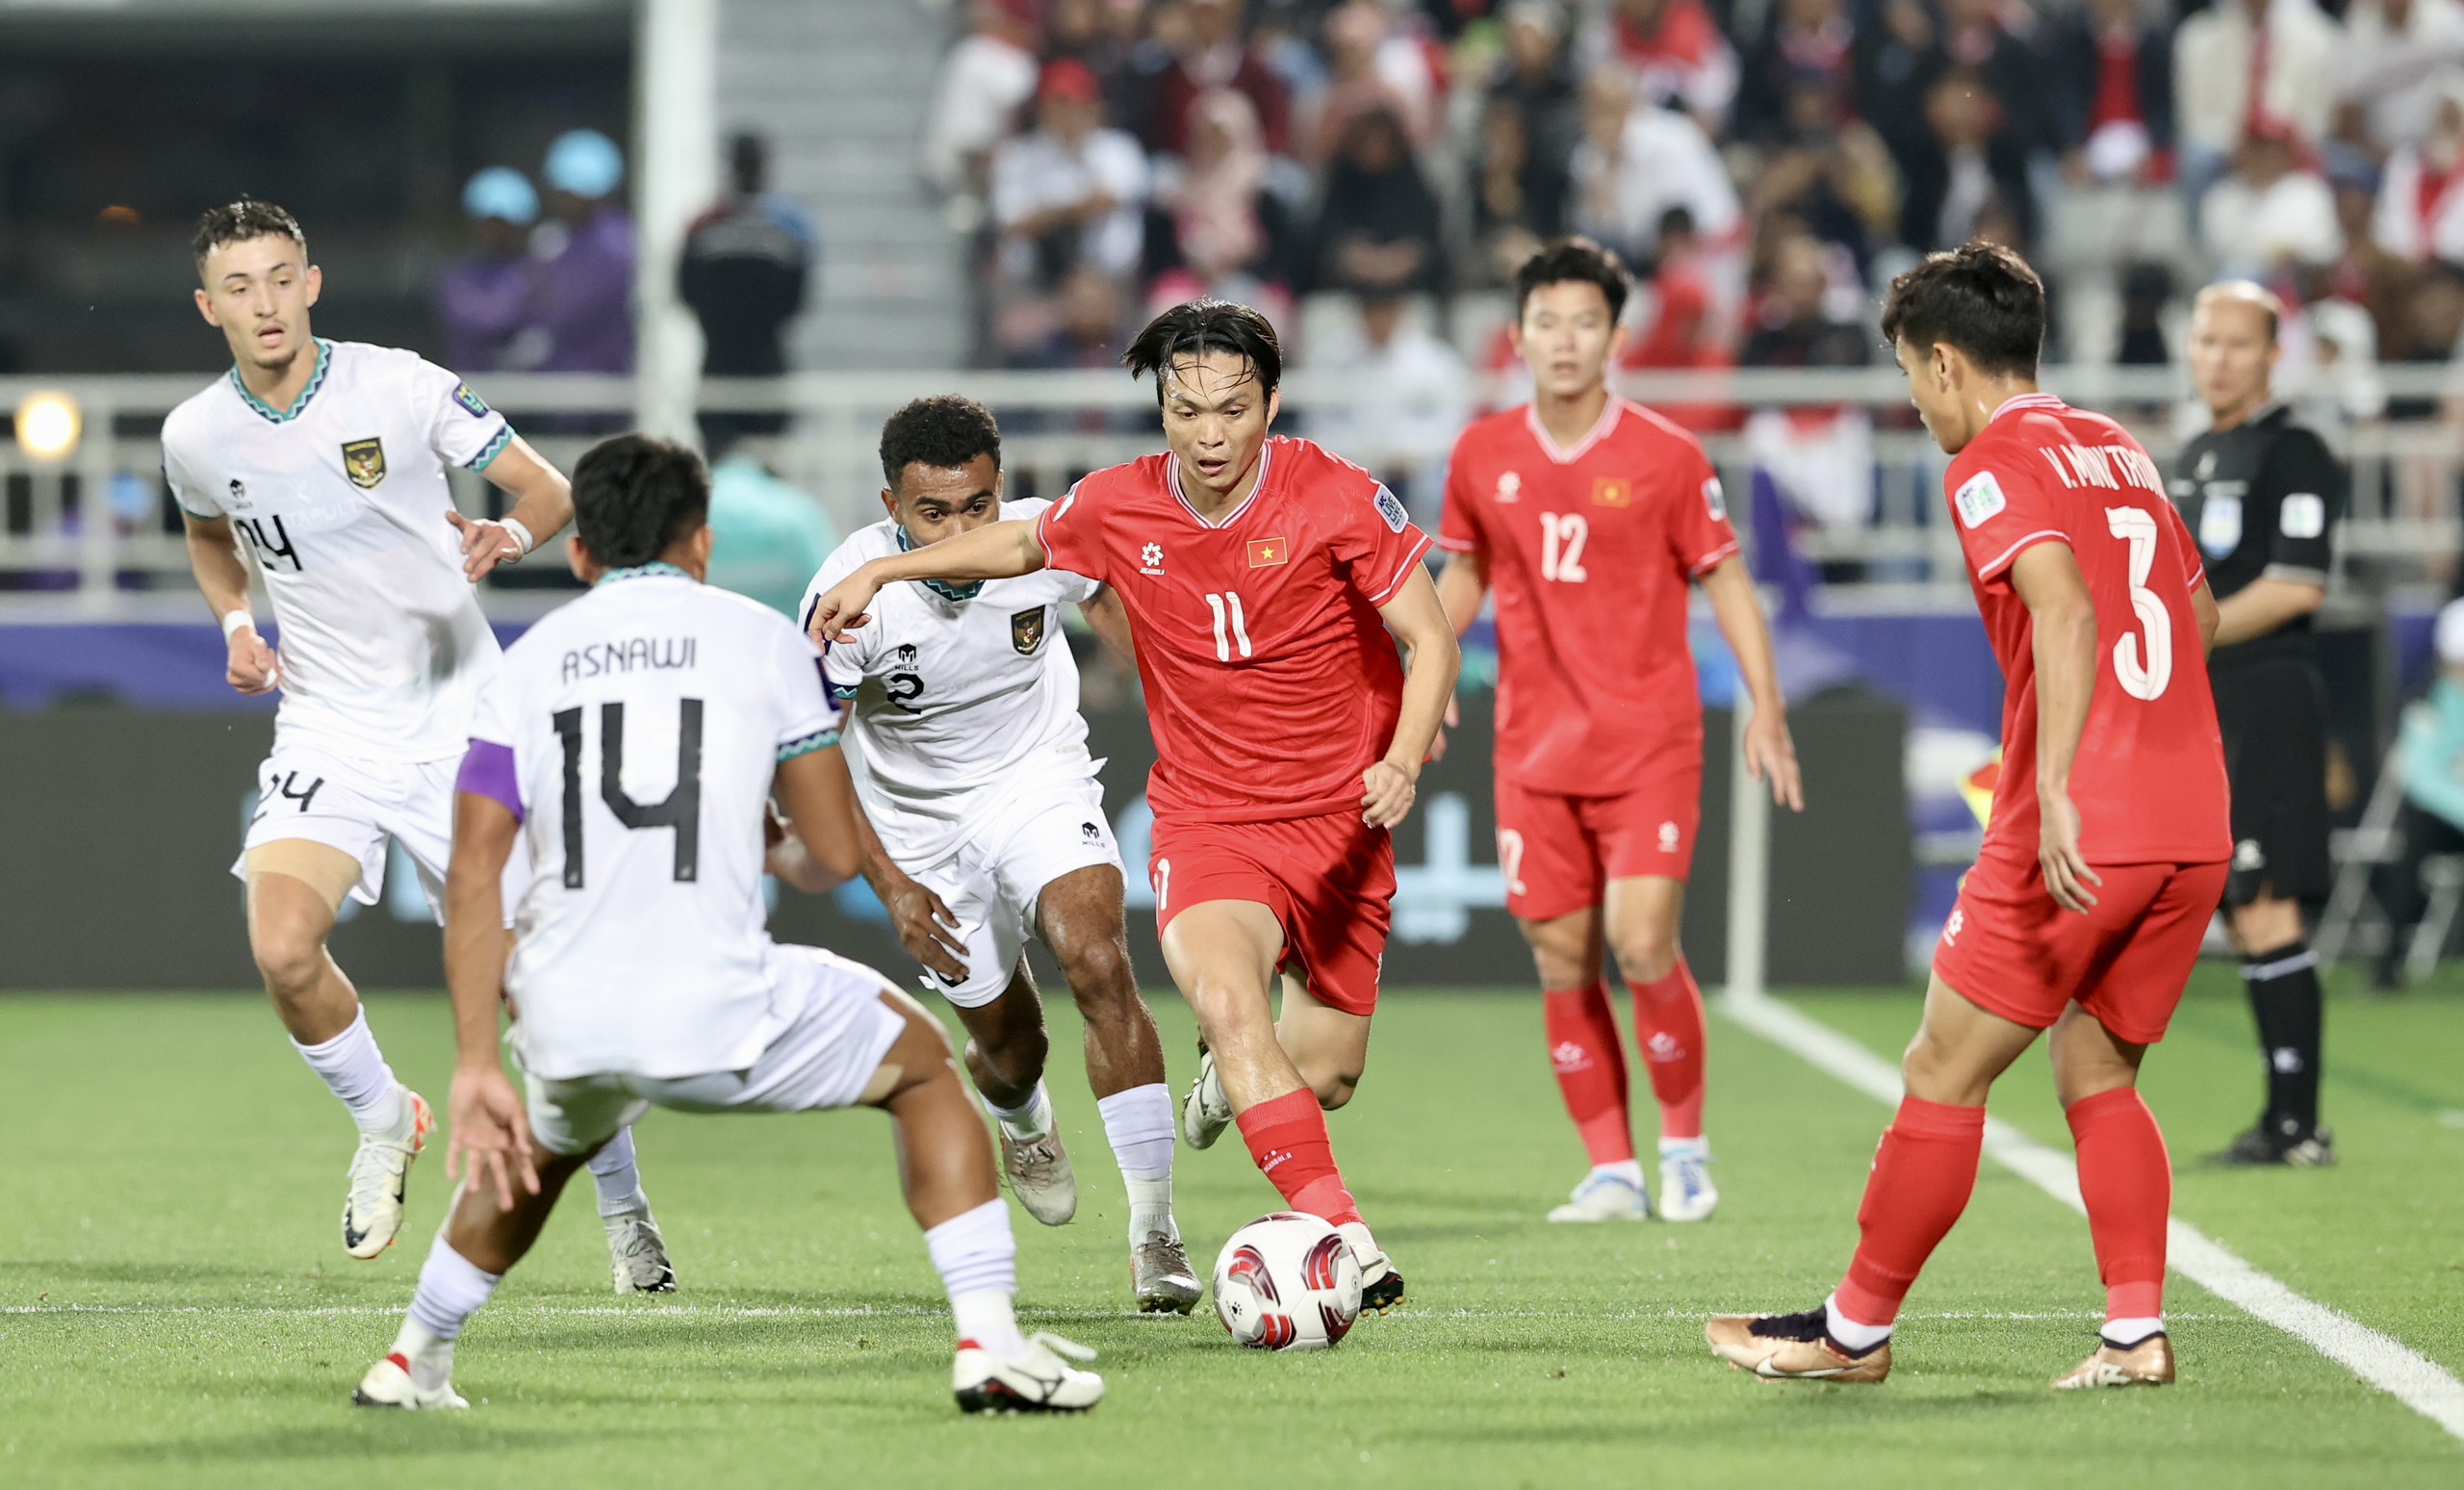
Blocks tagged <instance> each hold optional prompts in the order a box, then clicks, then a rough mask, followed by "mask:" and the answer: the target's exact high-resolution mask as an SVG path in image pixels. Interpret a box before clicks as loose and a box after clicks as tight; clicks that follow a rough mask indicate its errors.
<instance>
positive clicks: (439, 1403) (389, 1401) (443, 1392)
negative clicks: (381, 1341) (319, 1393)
mask: <svg viewBox="0 0 2464 1490" xmlns="http://www.w3.org/2000/svg"><path fill="white" fill-rule="evenodd" d="M350 1400H352V1401H353V1402H354V1403H356V1404H358V1405H359V1406H362V1407H406V1408H411V1409H414V1410H424V1409H433V1408H439V1407H448V1408H454V1409H462V1408H467V1407H469V1406H470V1405H471V1404H470V1403H469V1402H466V1401H464V1400H462V1398H461V1396H460V1395H459V1394H458V1393H456V1392H455V1391H454V1390H453V1383H452V1382H451V1381H450V1380H449V1379H445V1378H439V1379H438V1381H437V1383H436V1385H435V1386H434V1387H431V1388H428V1389H426V1390H424V1391H423V1390H422V1389H421V1387H420V1384H419V1383H418V1382H417V1381H415V1380H413V1379H412V1377H411V1363H410V1362H409V1361H407V1360H405V1359H403V1358H402V1357H401V1356H399V1355H389V1356H386V1357H385V1358H384V1359H383V1360H380V1361H378V1362H377V1363H376V1364H375V1365H373V1366H371V1367H369V1368H368V1374H367V1375H365V1376H362V1377H360V1378H359V1386H358V1388H357V1389H356V1390H354V1391H353V1392H352V1393H351V1394H350Z"/></svg>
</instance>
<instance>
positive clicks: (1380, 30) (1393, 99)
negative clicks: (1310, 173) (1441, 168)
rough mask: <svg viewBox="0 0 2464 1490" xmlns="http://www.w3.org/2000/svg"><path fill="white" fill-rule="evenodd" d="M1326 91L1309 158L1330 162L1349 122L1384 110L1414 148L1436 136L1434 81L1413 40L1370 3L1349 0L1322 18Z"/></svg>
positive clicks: (1317, 118)
mask: <svg viewBox="0 0 2464 1490" xmlns="http://www.w3.org/2000/svg"><path fill="white" fill-rule="evenodd" d="M1325 35H1326V64H1327V70H1328V74H1329V76H1328V78H1327V81H1326V87H1325V90H1324V91H1323V92H1322V93H1321V94H1320V96H1319V99H1318V108H1317V117H1316V120H1315V122H1314V123H1313V125H1312V127H1311V129H1310V131H1309V138H1310V141H1311V143H1310V150H1309V155H1310V158H1311V159H1312V160H1327V159H1331V158H1332V157H1333V155H1334V152H1335V150H1336V149H1337V148H1338V147H1339V146H1340V145H1341V143H1342V141H1343V138H1344V135H1345V133H1346V132H1347V130H1349V129H1350V127H1351V121H1352V120H1354V119H1356V118H1358V117H1360V116H1362V115H1364V114H1368V113H1370V112H1372V111H1373V110H1378V109H1384V110H1386V111H1388V112H1389V113H1392V114H1393V115H1394V116H1395V117H1396V118H1397V119H1399V120H1400V121H1401V123H1402V126H1403V135H1404V138H1405V139H1407V140H1408V141H1410V143H1411V146H1412V148H1413V149H1414V150H1416V151H1417V150H1423V149H1425V148H1427V146H1428V144H1429V141H1431V139H1432V138H1433V137H1434V136H1435V135H1436V133H1437V122H1438V119H1437V80H1436V79H1435V78H1434V77H1432V76H1431V75H1430V72H1429V67H1428V62H1427V57H1426V54H1425V53H1424V52H1423V51H1422V50H1421V48H1420V45H1419V43H1418V42H1417V41H1415V40H1414V39H1412V38H1410V37H1409V36H1407V35H1404V34H1403V33H1401V32H1399V31H1398V30H1396V29H1395V27H1394V25H1393V23H1392V22H1391V21H1390V20H1389V18H1388V16H1387V13H1386V12H1385V10H1384V9H1383V8H1382V7H1380V6H1378V5H1377V4H1375V3H1373V0H1348V3H1347V4H1344V5H1340V6H1337V7H1336V8H1335V9H1334V11H1333V12H1332V13H1329V14H1328V15H1327V17H1326V33H1325Z"/></svg>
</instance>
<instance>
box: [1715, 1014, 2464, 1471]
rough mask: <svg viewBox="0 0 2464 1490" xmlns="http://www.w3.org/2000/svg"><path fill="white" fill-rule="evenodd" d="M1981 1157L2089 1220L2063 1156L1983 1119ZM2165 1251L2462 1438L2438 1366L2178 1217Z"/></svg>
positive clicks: (1849, 1050) (1866, 1063)
mask: <svg viewBox="0 0 2464 1490" xmlns="http://www.w3.org/2000/svg"><path fill="white" fill-rule="evenodd" d="M1720 1005H1721V1008H1722V1009H1723V1010H1724V1011H1725V1012H1726V1013H1727V1014H1728V1015H1729V1017H1730V1018H1732V1019H1734V1020H1735V1021H1736V1022H1737V1023H1739V1024H1742V1025H1744V1026H1745V1027H1746V1028H1747V1029H1749V1030H1752V1031H1753V1032H1754V1033H1755V1034H1757V1035H1759V1036H1761V1037H1762V1038H1763V1039H1765V1040H1769V1041H1771V1042H1772V1043H1773V1044H1775V1045H1778V1046H1780V1047H1781V1048H1782V1049H1784V1050H1786V1051H1788V1052H1790V1053H1791V1054H1794V1055H1796V1056H1799V1057H1801V1058H1802V1059H1803V1060H1804V1061H1805V1062H1806V1063H1807V1064H1808V1065H1809V1066H1813V1067H1815V1068H1816V1069H1817V1070H1820V1071H1822V1072H1824V1073H1825V1074H1827V1075H1830V1076H1834V1077H1836V1078H1837V1079H1838V1080H1839V1081H1841V1082H1843V1083H1845V1084H1846V1085H1848V1086H1851V1087H1854V1088H1856V1089H1857V1090H1858V1091H1860V1092H1864V1093H1865V1094H1866V1095H1867V1096H1870V1097H1872V1098H1874V1099H1875V1100H1877V1101H1879V1102H1883V1103H1886V1104H1888V1105H1891V1106H1897V1105H1898V1103H1899V1099H1900V1095H1901V1092H1900V1083H1899V1071H1898V1069H1897V1068H1896V1067H1895V1066H1892V1065H1891V1064H1890V1063H1889V1062H1887V1061H1885V1060H1884V1059H1882V1058H1881V1057H1880V1056H1877V1055H1875V1054H1874V1053H1873V1052H1872V1051H1870V1050H1868V1049H1866V1048H1865V1047H1864V1046H1863V1045H1861V1044H1859V1043H1858V1042H1857V1041H1856V1040H1851V1039H1849V1038H1848V1037H1847V1036H1845V1035H1843V1034H1841V1033H1839V1032H1838V1031H1837V1030H1835V1029H1833V1028H1832V1027H1831V1026H1830V1025H1827V1024H1825V1023H1823V1022H1822V1021H1821V1020H1819V1019H1816V1018H1814V1017H1813V1016H1812V1015H1809V1014H1806V1013H1804V1012H1803V1011H1801V1010H1797V1009H1792V1008H1790V1007H1789V1006H1788V1005H1786V1004H1784V1003H1782V1002H1780V1001H1779V1000H1778V999H1775V998H1772V997H1771V996H1770V995H1768V994H1764V993H1747V992H1743V991H1739V992H1735V993H1731V994H1729V995H1727V996H1726V997H1724V998H1722V999H1721V1000H1720ZM1985 1151H1986V1153H1988V1154H1989V1155H1990V1156H1992V1158H1993V1159H1994V1160H1995V1161H1996V1162H1997V1163H1999V1164H2000V1165H2001V1166H2002V1167H2003V1168H2005V1169H2010V1170H2012V1171H2014V1172H2015V1173H2016V1174H2018V1175H2019V1177H2021V1178H2022V1179H2025V1180H2027V1181H2028V1182H2029V1183H2030V1184H2032V1185H2035V1186H2036V1187H2037V1188H2038V1189H2039V1190H2041V1191H2043V1192H2044V1193H2045V1194H2046V1195H2051V1196H2053V1198H2055V1199H2056V1200H2059V1201H2061V1202H2062V1203H2063V1204H2064V1205H2066V1206H2068V1207H2070V1208H2071V1209H2072V1210H2074V1211H2078V1212H2080V1213H2081V1214H2083V1215H2084V1214H2086V1211H2087V1206H2086V1205H2085V1204H2084V1203H2082V1202H2081V1200H2080V1198H2079V1169H2078V1167H2077V1166H2076V1165H2075V1164H2073V1163H2072V1162H2071V1161H2070V1160H2069V1159H2067V1158H2066V1157H2064V1156H2063V1155H2062V1154H2060V1153H2057V1152H2055V1151H2054V1150H2053V1149H2051V1148H2048V1147H2046V1146H2045V1145H2044V1144H2042V1143H2038V1142H2037V1141H2036V1140H2034V1139H2032V1138H2030V1137H2028V1136H2027V1135H2026V1134H2024V1133H2021V1132H2020V1131H2019V1130H2018V1129H2016V1128H2014V1127H2012V1126H2011V1125H2010V1124H2009V1123H2006V1122H2003V1121H2002V1120H2000V1119H1999V1118H1987V1119H1986V1122H1985ZM2166 1246H2167V1252H2168V1254H2169V1262H2170V1263H2171V1264H2172V1267H2173V1271H2175V1272H2179V1273H2180V1274H2181V1275H2182V1276H2184V1277H2186V1278H2188V1279H2190V1280H2191V1281H2192V1282H2194V1283H2196V1284H2197V1285H2198V1286H2199V1287H2201V1288H2203V1289H2206V1290H2207V1291H2208V1292H2209V1293H2211V1294H2214V1295H2216V1296H2217V1297H2219V1298H2221V1299H2223V1300H2224V1301H2225V1302H2227V1303H2230V1304H2233V1305H2235V1306H2236V1307H2238V1308H2240V1309H2242V1310H2243V1311H2244V1312H2245V1313H2246V1314H2249V1315H2250V1316H2251V1317H2253V1318H2255V1319H2258V1320H2260V1321H2262V1322H2264V1323H2269V1324H2272V1325H2274V1326H2275V1327H2276V1328H2278V1329H2280V1330H2283V1331H2284V1332H2285V1333H2286V1334H2288V1335H2291V1336H2293V1337H2294V1338H2295V1339H2296V1340H2298V1341H2300V1342H2301V1343H2302V1344H2303V1345H2306V1346H2308V1347H2310V1349H2314V1350H2316V1351H2318V1352H2319V1353H2320V1354H2321V1355H2323V1356H2325V1357H2327V1358H2328V1359H2329V1360H2331V1361H2334V1362H2336V1363H2337V1364H2339V1365H2341V1366H2343V1367H2345V1368H2346V1369H2347V1370H2348V1371H2350V1372H2351V1373H2352V1374H2354V1375H2356V1376H2359V1377H2360V1378H2361V1379H2363V1380H2364V1381H2367V1382H2369V1383H2370V1384H2371V1385H2372V1386H2374V1387H2376V1388H2378V1389H2379V1390H2380V1391H2382V1392H2385V1393H2386V1394H2387V1395H2389V1396H2390V1397H2393V1398H2395V1399H2396V1400H2398V1401H2400V1402H2402V1403H2403V1404H2404V1405H2405V1406H2407V1407H2410V1408H2411V1409H2413V1411H2415V1412H2418V1413H2420V1414H2421V1415H2422V1416H2423V1417H2425V1418H2427V1419H2429V1420H2430V1421H2431V1422H2432V1423H2435V1424H2437V1425H2438V1426H2440V1427H2442V1428H2445V1429H2446V1430H2447V1431H2448V1432H2450V1433H2451V1434H2453V1435H2454V1436H2455V1437H2457V1438H2459V1439H2464V1382H2459V1381H2457V1380H2456V1379H2455V1377H2453V1376H2452V1375H2451V1374H2448V1372H2447V1371H2446V1369H2445V1368H2443V1367H2441V1366H2440V1365H2439V1364H2438V1363H2437V1362H2435V1361H2433V1360H2431V1359H2429V1358H2428V1357H2427V1356H2425V1355H2423V1354H2422V1353H2421V1352H2419V1351H2417V1350H2414V1349H2411V1348H2410V1347H2408V1346H2406V1345H2404V1344H2403V1343H2402V1342H2400V1341H2399V1340H2397V1339H2396V1338H2395V1337H2394V1336H2392V1335H2385V1334H2381V1333H2380V1332H2378V1331H2377V1330H2374V1329H2372V1328H2371V1327H2370V1326H2368V1325H2367V1324H2364V1323H2361V1322H2359V1321H2358V1320H2355V1319H2353V1318H2351V1317H2350V1316H2348V1315H2346V1314H2341V1313H2339V1312H2337V1311H2336V1310H2334V1309H2330V1308H2328V1307H2327V1306H2326V1305H2325V1304H2323V1303H2317V1302H2314V1301H2313V1300H2311V1299H2308V1298H2304V1297H2301V1296H2300V1295H2299V1294H2297V1293H2295V1292H2294V1291H2293V1290H2292V1289H2290V1288H2287V1287H2285V1286H2284V1284H2283V1283H2281V1282H2279V1281H2277V1280H2276V1279H2275V1278H2272V1277H2271V1276H2269V1275H2268V1274H2267V1273H2264V1272H2260V1271H2259V1270H2258V1269H2256V1268H2253V1267H2251V1266H2250V1265H2249V1264H2248V1263H2247V1262H2245V1261H2244V1260H2242V1258H2240V1257H2239V1256H2236V1255H2235V1254H2234V1253H2233V1252H2232V1251H2230V1250H2229V1249H2227V1248H2225V1247H2223V1246H2220V1245H2218V1244H2217V1243H2215V1242H2213V1241H2211V1240H2209V1239H2208V1237H2207V1235H2206V1234H2205V1233H2204V1232H2202V1231H2200V1230H2199V1229H2198V1228H2197V1227H2195V1226H2194V1225H2192V1224H2191V1223H2190V1222H2188V1221H2186V1220H2182V1219H2181V1218H2179V1217H2175V1218H2174V1219H2173V1220H2172V1222H2171V1224H2170V1228H2169V1232H2168V1235H2167V1238H2166Z"/></svg>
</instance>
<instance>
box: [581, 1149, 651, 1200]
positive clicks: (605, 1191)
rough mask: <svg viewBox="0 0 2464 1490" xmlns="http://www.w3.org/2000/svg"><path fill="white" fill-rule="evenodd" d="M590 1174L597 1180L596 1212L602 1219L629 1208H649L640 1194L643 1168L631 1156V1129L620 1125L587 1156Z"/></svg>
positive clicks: (644, 1196) (648, 1198)
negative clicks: (597, 1150)
mask: <svg viewBox="0 0 2464 1490" xmlns="http://www.w3.org/2000/svg"><path fill="white" fill-rule="evenodd" d="M590 1177H591V1178H592V1179H594V1180H596V1181H598V1182H599V1214H600V1217H601V1218H602V1219H605V1218H607V1217H610V1216H622V1215H624V1214H625V1213H626V1212H628V1211H648V1210H649V1209H650V1208H651V1202H650V1197H649V1196H647V1195H643V1194H642V1171H641V1168H640V1166H639V1165H637V1164H636V1163H635V1162H634V1159H633V1130H632V1129H630V1128H619V1129H617V1130H616V1136H615V1137H614V1138H612V1139H609V1140H608V1141H607V1142H606V1143H605V1144H604V1145H603V1146H602V1147H601V1148H600V1150H599V1152H597V1153H595V1154H593V1155H591V1156H590Z"/></svg>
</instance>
